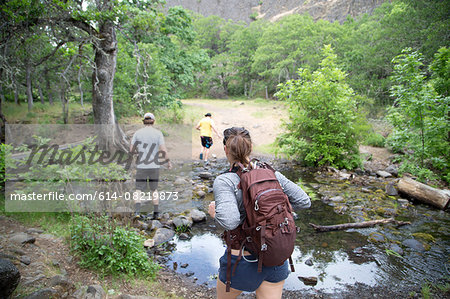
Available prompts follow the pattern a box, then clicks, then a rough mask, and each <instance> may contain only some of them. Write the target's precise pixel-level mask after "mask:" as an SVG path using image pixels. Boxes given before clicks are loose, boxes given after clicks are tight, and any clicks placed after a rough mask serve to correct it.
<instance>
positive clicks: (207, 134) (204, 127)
mask: <svg viewBox="0 0 450 299" xmlns="http://www.w3.org/2000/svg"><path fill="white" fill-rule="evenodd" d="M195 128H196V129H197V130H200V140H201V143H202V152H201V153H200V160H204V161H205V162H207V161H208V154H209V149H210V148H211V146H212V145H213V139H212V132H213V131H214V133H215V134H216V135H217V136H219V137H220V135H219V133H217V130H216V128H215V126H214V121H213V120H212V118H211V113H209V112H208V113H206V114H205V117H204V118H202V119H201V120H200V121H199V122H198V124H197V126H196V127H195Z"/></svg>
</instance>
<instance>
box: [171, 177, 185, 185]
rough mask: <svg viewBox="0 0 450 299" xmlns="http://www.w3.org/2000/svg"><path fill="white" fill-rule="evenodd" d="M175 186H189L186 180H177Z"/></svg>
mask: <svg viewBox="0 0 450 299" xmlns="http://www.w3.org/2000/svg"><path fill="white" fill-rule="evenodd" d="M173 184H174V185H175V186H181V185H185V184H187V181H186V179H185V178H177V179H176V180H175V182H173Z"/></svg>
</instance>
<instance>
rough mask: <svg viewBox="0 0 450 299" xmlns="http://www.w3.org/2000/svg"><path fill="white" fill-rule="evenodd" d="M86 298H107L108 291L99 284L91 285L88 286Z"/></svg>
mask: <svg viewBox="0 0 450 299" xmlns="http://www.w3.org/2000/svg"><path fill="white" fill-rule="evenodd" d="M85 298H86V299H105V298H106V292H105V290H104V289H103V288H102V287H101V286H99V285H91V286H88V288H87V290H86V297H85Z"/></svg>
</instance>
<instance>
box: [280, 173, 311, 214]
mask: <svg viewBox="0 0 450 299" xmlns="http://www.w3.org/2000/svg"><path fill="white" fill-rule="evenodd" d="M275 175H276V177H277V179H278V181H279V182H280V185H281V188H283V191H284V193H285V194H286V195H287V196H288V197H289V201H290V203H291V205H292V208H293V209H294V210H298V209H307V208H309V207H310V206H311V200H310V198H309V196H308V195H307V194H306V193H305V191H303V189H302V188H300V186H299V185H297V184H295V183H294V182H292V181H291V180H289V179H288V178H286V177H285V176H284V175H283V174H282V173H280V172H278V171H277V172H275Z"/></svg>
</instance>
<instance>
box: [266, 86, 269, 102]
mask: <svg viewBox="0 0 450 299" xmlns="http://www.w3.org/2000/svg"><path fill="white" fill-rule="evenodd" d="M268 99H269V93H268V92H267V86H266V100H268Z"/></svg>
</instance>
